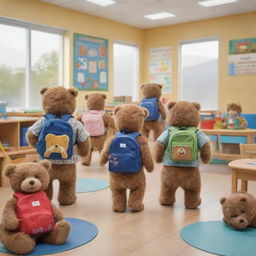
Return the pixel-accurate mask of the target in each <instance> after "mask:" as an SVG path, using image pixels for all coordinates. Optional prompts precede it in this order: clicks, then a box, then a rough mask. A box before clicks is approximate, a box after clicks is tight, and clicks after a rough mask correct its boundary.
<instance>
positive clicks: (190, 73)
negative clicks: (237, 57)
mask: <svg viewBox="0 0 256 256" xmlns="http://www.w3.org/2000/svg"><path fill="white" fill-rule="evenodd" d="M218 52H219V42H218V40H216V39H212V40H201V41H194V42H191V41H190V42H182V43H181V62H180V63H181V66H180V71H181V73H180V75H181V86H180V99H181V100H187V101H196V102H199V103H200V104H201V108H202V110H216V109H218Z"/></svg>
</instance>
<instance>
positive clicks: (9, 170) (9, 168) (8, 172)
mask: <svg viewBox="0 0 256 256" xmlns="http://www.w3.org/2000/svg"><path fill="white" fill-rule="evenodd" d="M15 169H16V165H15V164H8V165H7V166H6V167H5V170H4V175H5V176H6V177H8V178H10V177H11V176H12V175H13V174H14V172H15Z"/></svg>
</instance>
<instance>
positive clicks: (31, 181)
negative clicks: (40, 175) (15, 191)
mask: <svg viewBox="0 0 256 256" xmlns="http://www.w3.org/2000/svg"><path fill="white" fill-rule="evenodd" d="M41 187H42V183H41V182H40V180H39V179H37V178H35V177H28V178H26V179H25V180H23V182H22V183H21V189H22V190H23V191H26V192H36V191H39V190H40V189H41Z"/></svg>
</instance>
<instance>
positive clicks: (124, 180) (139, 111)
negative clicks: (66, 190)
mask: <svg viewBox="0 0 256 256" xmlns="http://www.w3.org/2000/svg"><path fill="white" fill-rule="evenodd" d="M147 115H148V112H147V110H146V109H144V108H142V107H139V106H137V105H133V104H124V105H122V106H117V107H115V109H114V116H115V121H116V127H117V129H118V130H119V131H120V132H119V133H117V134H121V135H122V136H125V135H127V136H129V135H130V136H133V135H135V136H134V138H135V140H136V141H135V142H136V143H137V148H138V151H139V153H138V154H139V155H140V156H139V157H138V159H136V157H134V158H131V159H130V160H131V162H129V163H128V162H125V161H124V162H123V165H121V164H122V161H121V157H124V158H125V157H126V156H127V157H128V158H129V155H128V154H127V150H128V149H126V147H127V148H128V146H127V144H128V142H126V141H125V140H124V141H123V142H120V143H119V144H118V148H117V151H118V150H122V149H123V150H124V151H123V153H122V152H121V156H120V155H119V156H120V158H119V157H118V155H116V156H117V157H115V156H114V154H113V155H111V154H110V153H111V147H112V145H113V143H114V140H116V138H117V136H116V137H115V136H112V137H110V138H109V139H108V140H107V141H106V142H105V144H104V148H103V150H102V152H101V159H100V164H101V165H104V164H106V162H107V161H108V160H109V162H110V164H109V167H110V166H111V165H112V167H113V168H115V167H117V168H118V167H119V166H121V168H120V169H119V170H118V171H117V172H113V171H111V172H110V188H111V191H112V199H113V210H114V211H117V212H123V211H125V209H126V190H127V189H130V195H129V200H128V207H129V208H131V209H132V211H142V210H143V209H144V205H143V202H142V201H143V197H144V191H145V187H146V180H145V174H144V170H143V166H145V168H146V169H147V171H148V172H152V171H153V169H154V163H153V160H152V157H151V153H150V150H149V147H148V143H147V139H146V138H145V137H144V136H143V135H141V134H140V132H141V129H142V127H143V122H144V119H145V118H146V117H147ZM136 132H138V133H136ZM119 147H120V148H119ZM135 148H136V146H134V148H133V149H131V152H130V153H134V151H135ZM132 150H133V152H132ZM124 152H125V153H124ZM133 159H134V160H133ZM137 161H141V165H138V166H136V167H135V162H137ZM119 164H120V165H119ZM127 168H130V170H126V169H127ZM135 168H138V169H137V172H133V171H135ZM123 171H127V172H123Z"/></svg>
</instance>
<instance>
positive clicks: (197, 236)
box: [180, 221, 256, 256]
mask: <svg viewBox="0 0 256 256" xmlns="http://www.w3.org/2000/svg"><path fill="white" fill-rule="evenodd" d="M180 235H181V238H182V239H183V240H184V241H185V242H186V243H188V244H190V245H191V246H193V247H195V248H197V249H199V250H202V251H206V252H209V253H213V254H217V255H225V256H255V255H256V229H254V228H247V229H245V230H241V231H238V230H234V229H232V228H230V227H229V226H228V225H226V224H225V223H224V222H223V221H206V222H196V223H193V224H191V225H188V226H186V227H184V228H183V229H182V230H181V232H180Z"/></svg>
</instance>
